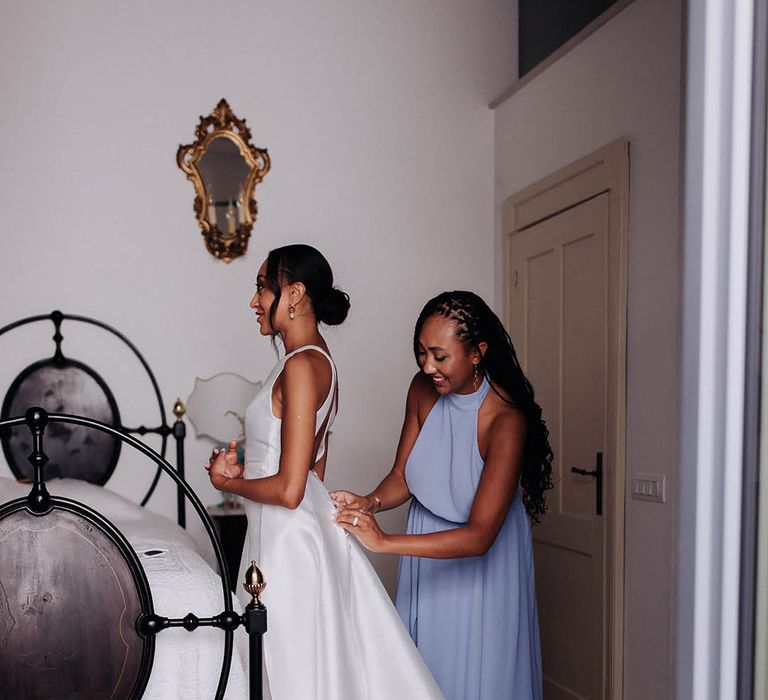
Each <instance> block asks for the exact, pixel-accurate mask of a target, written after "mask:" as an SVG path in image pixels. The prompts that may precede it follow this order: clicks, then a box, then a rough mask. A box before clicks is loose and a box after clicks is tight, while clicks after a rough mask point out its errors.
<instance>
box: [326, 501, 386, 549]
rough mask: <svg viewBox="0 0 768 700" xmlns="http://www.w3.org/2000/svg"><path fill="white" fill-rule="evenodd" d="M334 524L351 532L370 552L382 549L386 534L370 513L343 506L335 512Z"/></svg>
mask: <svg viewBox="0 0 768 700" xmlns="http://www.w3.org/2000/svg"><path fill="white" fill-rule="evenodd" d="M336 524H337V525H338V526H339V527H343V528H344V529H345V530H346V531H347V532H351V533H352V534H353V535H354V536H355V537H357V539H358V540H359V541H360V544H362V545H363V547H365V548H366V549H368V550H370V551H371V552H379V551H381V550H382V545H383V544H384V539H385V538H386V535H385V534H384V532H382V530H381V528H380V527H379V523H378V522H376V518H375V517H373V515H372V514H371V513H367V512H365V511H362V510H357V509H353V508H343V509H340V510H339V511H338V512H337V513H336Z"/></svg>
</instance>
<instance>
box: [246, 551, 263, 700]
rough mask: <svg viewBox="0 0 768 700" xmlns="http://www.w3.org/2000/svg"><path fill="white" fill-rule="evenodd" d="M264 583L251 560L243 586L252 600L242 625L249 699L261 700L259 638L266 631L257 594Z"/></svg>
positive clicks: (260, 652)
mask: <svg viewBox="0 0 768 700" xmlns="http://www.w3.org/2000/svg"><path fill="white" fill-rule="evenodd" d="M266 585H267V584H266V582H265V581H264V576H263V575H262V573H261V571H260V570H259V567H258V566H256V562H255V561H252V562H251V565H250V566H249V567H248V571H246V573H245V583H244V584H243V588H245V590H246V591H248V593H250V594H251V595H252V596H253V600H251V602H250V603H248V605H246V606H245V613H244V614H243V620H244V625H243V626H244V627H245V631H246V632H248V667H249V671H248V687H249V695H248V698H249V700H262V697H263V682H264V681H263V678H262V672H261V669H262V661H261V659H262V644H261V641H262V639H261V638H262V636H263V635H264V633H265V632H266V631H267V608H266V607H265V606H264V603H262V602H261V601H260V600H259V595H260V594H261V592H262V591H263V590H264V588H265V587H266Z"/></svg>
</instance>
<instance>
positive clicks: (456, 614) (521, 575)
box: [397, 378, 542, 700]
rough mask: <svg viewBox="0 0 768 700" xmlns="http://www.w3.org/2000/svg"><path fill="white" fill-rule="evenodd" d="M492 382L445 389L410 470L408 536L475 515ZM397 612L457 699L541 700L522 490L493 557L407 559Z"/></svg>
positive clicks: (530, 555)
mask: <svg viewBox="0 0 768 700" xmlns="http://www.w3.org/2000/svg"><path fill="white" fill-rule="evenodd" d="M489 389H490V384H489V382H488V379H487V378H486V379H484V380H483V383H482V385H481V386H480V387H479V388H478V389H477V391H475V392H473V393H471V394H455V393H451V394H445V395H441V396H440V397H439V398H438V400H437V402H436V403H435V405H434V406H433V407H432V410H431V411H430V412H429V415H428V416H427V418H426V420H425V421H424V425H423V426H422V427H421V431H420V432H419V436H418V438H417V440H416V443H415V444H414V446H413V449H412V450H411V454H410V455H409V457H408V461H407V463H406V469H405V477H406V481H407V483H408V489H409V491H410V492H411V494H412V495H413V500H412V502H411V507H410V510H409V513H408V526H407V532H408V533H409V534H424V533H430V532H439V531H443V530H450V529H453V528H457V527H461V526H462V525H464V524H466V522H467V521H468V520H469V513H470V509H471V507H472V501H473V500H474V497H475V492H476V491H477V487H478V484H479V482H480V476H481V474H482V471H483V465H484V462H483V459H482V457H481V455H480V450H479V448H478V444H477V414H478V411H479V410H480V406H481V405H482V403H483V400H484V399H485V397H486V395H487V394H488V391H489ZM397 609H398V612H399V613H400V616H401V618H402V620H403V622H404V623H405V625H406V627H408V631H409V632H410V634H411V637H412V638H413V640H414V642H416V646H417V647H418V649H419V651H420V652H421V654H422V656H423V657H424V660H425V661H426V662H427V666H429V669H430V671H432V675H433V676H434V678H435V680H436V681H437V683H438V685H439V686H440V688H441V689H442V691H443V692H444V693H445V696H446V698H448V700H499V699H500V698H510V699H514V700H541V697H542V675H541V651H540V642H539V625H538V613H537V609H536V593H535V588H534V571H533V543H532V540H531V530H530V524H529V521H528V515H527V513H526V510H525V507H524V505H523V501H522V498H521V497H520V491H519V489H518V490H517V492H516V493H515V496H514V498H513V500H512V505H511V506H510V509H509V512H508V514H507V517H506V519H505V521H504V524H503V525H502V527H501V530H500V531H499V534H498V535H497V537H496V540H495V541H494V543H493V545H491V548H490V549H489V550H488V552H487V553H486V554H485V555H483V556H479V557H464V558H458V559H427V558H422V557H408V556H404V557H402V558H401V560H400V571H399V578H398V587H397Z"/></svg>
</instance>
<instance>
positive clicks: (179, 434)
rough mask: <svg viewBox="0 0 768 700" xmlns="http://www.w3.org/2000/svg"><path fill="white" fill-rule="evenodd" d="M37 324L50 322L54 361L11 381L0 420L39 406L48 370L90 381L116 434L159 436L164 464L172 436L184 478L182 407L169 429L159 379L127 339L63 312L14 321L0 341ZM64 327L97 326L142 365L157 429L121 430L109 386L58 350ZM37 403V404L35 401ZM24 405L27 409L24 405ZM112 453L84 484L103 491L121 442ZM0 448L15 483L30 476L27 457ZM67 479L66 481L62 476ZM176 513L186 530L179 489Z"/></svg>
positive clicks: (6, 446) (178, 405)
mask: <svg viewBox="0 0 768 700" xmlns="http://www.w3.org/2000/svg"><path fill="white" fill-rule="evenodd" d="M40 321H50V322H52V323H53V326H54V334H53V337H52V340H53V342H54V344H55V347H54V352H53V356H51V357H49V358H45V359H43V360H38V361H36V362H33V363H32V364H31V365H29V366H27V367H26V368H24V369H23V370H22V371H21V372H20V373H19V374H18V375H17V376H16V378H15V379H14V381H13V383H12V384H11V386H10V387H9V389H8V391H7V393H6V395H5V397H4V400H3V404H2V409H1V410H0V418H9V417H10V416H11V415H12V414H13V413H17V415H18V414H20V413H21V412H22V411H19V412H15V411H13V408H14V406H19V405H23V410H26V408H28V407H29V406H31V405H37V404H38V403H39V401H40V397H41V396H42V392H41V389H42V388H43V385H44V383H45V380H46V379H47V377H46V374H45V372H46V370H49V369H55V371H56V372H57V374H58V375H60V376H61V375H66V376H67V377H68V378H69V379H75V378H77V379H80V380H83V379H88V380H91V383H92V389H97V391H99V392H100V393H101V396H100V397H99V398H101V399H102V405H101V406H98V407H97V408H98V409H100V411H101V414H102V415H103V416H104V417H105V418H107V417H108V418H109V420H105V421H104V422H106V423H109V424H111V425H113V426H115V427H116V428H118V429H119V430H120V431H122V432H125V433H128V434H129V435H133V434H136V435H141V436H144V435H149V434H155V435H159V436H160V439H161V443H160V450H159V452H160V455H161V456H162V457H163V458H165V456H166V452H167V448H168V437H169V436H170V435H172V436H173V438H174V440H175V442H176V472H177V473H178V475H179V476H181V478H182V479H183V478H184V439H185V437H186V425H185V424H184V422H183V421H182V420H181V418H182V416H183V415H184V410H183V406H182V405H181V402H179V401H177V402H176V405H175V406H174V414H175V415H176V421H175V422H174V424H173V426H169V425H168V421H167V420H166V413H165V402H164V401H163V397H162V395H161V393H160V387H159V385H158V383H157V379H156V378H155V375H154V373H153V372H152V369H151V368H150V366H149V364H148V363H147V361H146V360H145V359H144V356H143V355H142V354H141V352H139V349H138V348H137V347H136V346H135V345H134V344H133V343H132V342H131V341H130V340H128V338H126V336H125V335H123V334H122V333H121V332H120V331H118V330H117V329H116V328H114V327H112V326H110V325H108V324H106V323H104V322H102V321H98V320H96V319H94V318H89V317H88V316H79V315H75V314H65V313H62V312H61V311H53V312H52V313H50V314H41V315H37V316H29V317H27V318H23V319H19V320H18V321H14V322H13V323H9V324H8V325H6V326H4V327H2V328H0V337H2V336H3V335H5V334H6V333H8V332H9V331H12V330H15V329H17V328H21V327H23V326H27V325H30V324H33V323H37V322H40ZM64 321H73V322H77V323H84V324H87V325H91V326H95V327H96V328H100V329H102V330H104V331H106V332H107V333H109V334H110V335H112V336H114V337H116V338H118V339H119V340H121V341H122V342H123V343H124V344H125V345H126V346H127V347H128V349H129V350H130V351H131V352H132V353H133V355H134V356H135V357H136V359H137V360H138V361H139V362H140V364H141V366H142V368H143V369H144V371H145V372H146V374H147V376H148V378H149V380H150V382H151V384H152V390H153V393H154V397H155V400H156V402H157V407H158V412H159V415H160V420H159V423H160V424H159V425H156V426H152V427H147V426H144V425H139V426H138V427H135V428H131V427H128V426H125V425H122V423H121V420H120V413H119V410H118V407H117V402H116V401H115V397H114V395H113V394H112V391H111V390H110V388H109V387H108V386H107V384H106V382H105V381H104V380H103V379H102V378H101V376H100V375H99V374H98V372H96V371H95V370H94V369H92V368H91V367H89V366H88V365H86V364H84V363H82V362H79V361H77V360H74V359H72V358H69V357H66V356H65V355H64V352H63V350H62V344H63V341H64V336H63V335H62V332H61V327H62V323H63V322H64ZM27 396H29V399H30V400H27V401H25V398H26V397H27ZM35 398H37V400H34V399H35ZM24 404H26V405H24ZM90 417H92V418H95V416H90ZM112 445H113V449H112V450H106V451H107V455H106V456H107V460H106V462H107V464H106V467H104V468H102V469H101V470H100V471H99V472H97V473H96V474H95V475H90V476H91V478H87V477H86V478H85V480H87V481H91V482H93V483H96V484H99V485H101V486H103V485H104V484H105V483H106V482H107V481H108V480H109V477H110V476H111V475H112V472H113V470H114V468H115V466H116V465H117V462H118V459H119V457H120V446H121V443H120V442H119V441H117V442H112ZM2 446H3V452H4V453H5V458H6V461H7V462H8V465H9V466H10V468H11V471H13V473H14V476H15V477H16V478H26V477H28V476H29V474H28V472H25V471H24V467H25V466H26V454H23V455H22V454H20V451H18V450H16V451H14V450H13V449H12V448H11V447H10V445H9V441H8V440H7V439H6V438H5V437H4V439H3V441H2ZM161 474H162V470H161V469H160V468H158V469H157V470H156V471H155V475H154V478H153V479H152V482H151V484H150V486H149V489H148V490H147V492H146V494H145V495H144V497H143V498H142V500H141V504H140V505H141V506H145V505H146V504H147V503H148V502H149V499H150V498H151V497H152V494H153V493H154V492H155V488H156V487H157V484H158V481H159V480H160V475H161ZM65 475H68V474H66V473H65ZM76 477H77V478H83V476H82V475H79V474H78V475H76ZM176 508H177V520H178V523H179V525H180V526H181V527H186V508H185V498H184V492H183V490H182V489H181V488H178V489H177V498H176Z"/></svg>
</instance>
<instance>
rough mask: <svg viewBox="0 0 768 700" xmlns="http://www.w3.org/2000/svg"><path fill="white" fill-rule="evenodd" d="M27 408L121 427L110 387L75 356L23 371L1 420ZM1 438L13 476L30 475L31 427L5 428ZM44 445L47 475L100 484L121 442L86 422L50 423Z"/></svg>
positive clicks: (7, 400)
mask: <svg viewBox="0 0 768 700" xmlns="http://www.w3.org/2000/svg"><path fill="white" fill-rule="evenodd" d="M30 406H41V407H42V408H44V409H45V410H46V411H48V412H49V413H72V414H76V415H82V416H88V417H89V418H94V419H96V420H99V421H102V422H104V423H108V424H110V425H114V426H120V414H119V412H118V410H117V404H116V403H115V399H114V396H113V395H112V392H111V391H110V390H109V387H108V386H107V385H106V384H105V383H104V380H103V379H102V378H101V377H100V376H99V375H98V374H97V373H96V372H94V370H92V369H91V368H90V367H88V366H87V365H84V364H82V363H81V362H77V361H76V360H70V359H56V358H52V359H47V360H41V361H40V362H35V363H34V364H32V365H30V366H29V367H27V368H26V369H24V370H23V371H22V372H21V373H20V374H19V375H18V376H17V377H16V379H15V380H14V382H13V384H11V387H10V388H9V389H8V393H7V394H6V395H5V400H4V401H3V407H2V412H1V413H0V419H5V418H10V417H14V416H20V415H24V412H25V411H26V410H27V409H28V408H29V407H30ZM1 437H2V444H3V452H4V453H5V458H6V461H7V462H8V465H9V466H10V468H11V471H13V473H14V475H15V476H16V478H17V479H23V478H30V477H31V476H32V466H31V465H30V464H29V461H28V459H27V458H28V456H29V454H30V452H31V451H32V442H31V438H30V433H29V430H28V429H27V428H26V427H25V426H18V427H15V428H8V429H6V430H4V431H3V432H2V436H1ZM44 444H45V448H44V449H45V453H46V455H47V456H48V460H49V461H48V464H47V465H46V466H45V476H46V478H53V477H57V476H58V477H62V478H63V477H68V478H73V479H82V480H84V481H89V482H91V483H94V484H100V485H103V484H105V483H106V482H107V480H108V479H109V477H110V476H111V474H112V471H113V470H114V468H115V465H116V464H117V460H118V458H119V457H120V446H121V442H120V440H118V439H117V438H114V437H112V436H111V435H107V434H105V433H102V432H100V431H98V430H94V429H92V428H88V427H85V426H79V425H69V424H66V423H51V424H50V425H49V426H48V428H47V430H46V432H45V443H44Z"/></svg>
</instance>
